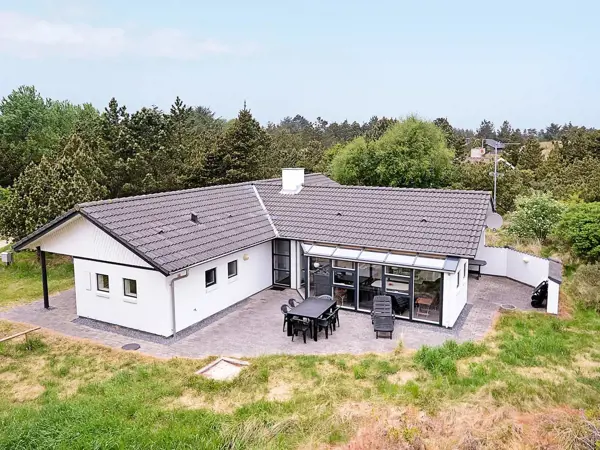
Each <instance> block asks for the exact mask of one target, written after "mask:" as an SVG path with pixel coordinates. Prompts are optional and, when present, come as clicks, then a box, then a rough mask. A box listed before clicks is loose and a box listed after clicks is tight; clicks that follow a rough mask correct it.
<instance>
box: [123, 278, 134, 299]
mask: <svg viewBox="0 0 600 450" xmlns="http://www.w3.org/2000/svg"><path fill="white" fill-rule="evenodd" d="M132 281H133V282H134V283H135V293H132V292H131V282H132ZM123 295H124V296H125V297H130V298H137V280H134V279H132V278H123Z"/></svg>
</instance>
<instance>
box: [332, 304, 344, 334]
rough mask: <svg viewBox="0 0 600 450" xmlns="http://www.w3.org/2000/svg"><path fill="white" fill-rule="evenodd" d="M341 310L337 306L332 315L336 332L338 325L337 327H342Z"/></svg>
mask: <svg viewBox="0 0 600 450" xmlns="http://www.w3.org/2000/svg"><path fill="white" fill-rule="evenodd" d="M340 309H342V308H340V307H339V306H336V307H335V309H334V310H333V311H332V312H331V314H332V315H333V318H334V321H333V331H335V326H336V324H337V326H338V327H339V326H340Z"/></svg>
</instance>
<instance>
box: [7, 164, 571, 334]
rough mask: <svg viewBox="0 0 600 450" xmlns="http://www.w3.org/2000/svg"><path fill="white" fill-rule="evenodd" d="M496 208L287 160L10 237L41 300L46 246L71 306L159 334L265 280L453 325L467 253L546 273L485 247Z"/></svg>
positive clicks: (84, 211)
mask: <svg viewBox="0 0 600 450" xmlns="http://www.w3.org/2000/svg"><path fill="white" fill-rule="evenodd" d="M492 212H493V211H492V206H491V202H490V194H489V192H482V191H458V190H443V189H403V188H387V187H359V186H341V185H339V184H337V183H336V182H334V181H332V180H331V179H329V178H327V177H326V176H324V175H321V174H310V175H306V176H305V174H304V169H283V174H282V178H281V179H272V180H260V181H255V182H247V183H239V184H232V185H224V186H214V187H206V188H198V189H189V190H183V191H176V192H165V193H159V194H152V195H142V196H136V197H129V198H120V199H115V200H106V201H99V202H92V203H84V204H81V205H78V206H77V207H75V208H74V209H73V210H71V211H69V212H68V213H66V214H64V215H63V216H61V217H59V218H57V219H56V220H54V221H52V222H50V223H48V224H47V225H45V226H43V227H42V228H40V229H39V230H37V231H35V232H34V233H32V234H31V235H29V236H27V237H26V238H24V239H22V240H21V241H20V242H18V243H17V244H15V246H14V248H15V250H17V251H19V250H24V249H32V250H33V249H37V250H38V251H39V252H40V256H41V260H42V266H43V267H42V281H43V283H44V297H45V305H46V306H48V293H47V277H46V270H45V254H46V252H51V253H58V254H63V255H70V256H72V257H73V261H74V268H75V291H76V305H77V314H78V315H79V316H80V317H86V318H90V319H94V320H98V321H102V322H107V323H111V324H117V325H119V326H123V327H128V328H132V329H136V330H141V331H145V332H148V333H153V334H157V335H161V336H172V335H173V334H174V333H177V332H179V331H181V330H183V329H185V328H187V327H189V326H191V325H194V324H196V323H198V322H200V321H202V320H205V319H207V318H208V317H210V316H212V315H214V314H216V313H219V312H220V311H222V310H224V309H226V308H228V307H231V306H232V305H234V304H236V303H238V302H240V301H242V300H244V299H245V298H247V297H249V296H251V295H253V294H256V293H257V292H259V291H261V290H263V289H266V288H269V287H271V286H280V287H285V288H291V289H296V290H298V291H299V292H300V293H301V295H302V296H305V297H306V296H316V295H322V294H328V295H332V296H333V297H334V298H335V299H336V301H337V303H338V304H339V305H340V306H341V307H342V308H345V309H348V310H352V311H356V312H369V311H370V310H371V305H372V302H373V297H374V296H375V295H379V294H387V295H390V296H391V297H392V298H393V305H394V312H395V314H396V316H397V317H398V318H399V319H405V320H410V321H418V322H424V323H430V324H434V325H438V326H444V327H452V326H453V325H454V324H455V322H456V320H457V318H458V317H459V315H460V313H461V311H462V310H463V308H464V306H465V304H466V302H467V290H468V288H469V283H476V282H477V281H476V280H475V279H470V278H469V277H468V272H469V261H472V260H474V259H485V260H486V261H487V263H488V264H487V265H486V266H484V268H483V270H482V273H487V274H492V275H500V276H506V277H510V278H514V279H516V280H518V281H521V282H524V283H526V284H529V285H532V286H535V285H537V284H538V283H539V282H540V281H544V280H548V279H551V275H552V274H551V273H550V272H551V271H555V272H556V267H555V265H554V266H552V264H551V262H550V261H548V260H542V259H541V258H535V257H532V256H529V255H527V256H526V257H523V255H521V254H518V255H517V256H515V254H514V253H515V252H514V251H513V250H512V249H506V248H501V249H496V248H493V247H486V246H485V232H484V230H485V227H486V218H487V217H488V216H489V215H490V214H491V213H492ZM519 255H520V256H519ZM534 258H535V260H534ZM538 260H539V261H538ZM551 266H552V267H551ZM554 279H555V284H556V289H555V287H554V286H553V288H552V290H551V292H552V295H556V300H552V302H553V303H552V305H554V304H555V303H556V308H557V305H558V303H557V302H558V285H559V284H560V280H559V276H558V275H556V273H555V276H554ZM555 291H556V292H555ZM549 305H550V302H549ZM552 308H554V306H552ZM552 308H550V307H549V309H552ZM552 312H555V311H553V309H552Z"/></svg>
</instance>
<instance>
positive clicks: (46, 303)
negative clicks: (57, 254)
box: [37, 247, 50, 309]
mask: <svg viewBox="0 0 600 450" xmlns="http://www.w3.org/2000/svg"><path fill="white" fill-rule="evenodd" d="M37 252H38V255H39V257H40V263H41V265H42V289H43V291H44V308H46V309H50V299H49V298H48V271H47V270H46V252H44V251H42V249H41V248H40V247H38V248H37Z"/></svg>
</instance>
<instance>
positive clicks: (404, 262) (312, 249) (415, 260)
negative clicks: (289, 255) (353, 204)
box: [302, 243, 459, 273]
mask: <svg viewBox="0 0 600 450" xmlns="http://www.w3.org/2000/svg"><path fill="white" fill-rule="evenodd" d="M302 249H303V250H304V254H305V255H306V256H317V257H323V258H331V259H342V260H347V261H357V262H370V263H379V264H383V265H388V266H401V267H408V268H413V269H428V270H438V271H441V272H452V273H453V272H455V271H456V269H457V268H458V262H459V259H458V258H455V257H445V258H444V257H442V258H431V257H425V256H421V255H405V254H398V253H392V252H385V251H374V250H364V249H353V248H344V247H333V246H326V245H318V244H307V243H303V244H302Z"/></svg>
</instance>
